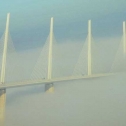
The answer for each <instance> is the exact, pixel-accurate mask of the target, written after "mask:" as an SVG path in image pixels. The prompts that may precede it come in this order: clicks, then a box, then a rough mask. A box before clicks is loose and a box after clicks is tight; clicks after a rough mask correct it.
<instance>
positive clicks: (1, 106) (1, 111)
mask: <svg viewBox="0 0 126 126" xmlns="http://www.w3.org/2000/svg"><path fill="white" fill-rule="evenodd" d="M9 20H10V13H8V14H7V22H6V30H5V38H4V49H3V57H2V70H1V80H0V81H1V83H2V84H4V82H5V70H6V56H7V43H8V32H9ZM5 105H6V90H5V89H4V90H0V126H4V125H5Z"/></svg>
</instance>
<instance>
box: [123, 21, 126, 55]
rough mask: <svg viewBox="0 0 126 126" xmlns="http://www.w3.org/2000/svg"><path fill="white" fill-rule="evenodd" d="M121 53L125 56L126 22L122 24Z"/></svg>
mask: <svg viewBox="0 0 126 126" xmlns="http://www.w3.org/2000/svg"><path fill="white" fill-rule="evenodd" d="M123 53H124V55H125V54H126V22H125V21H124V22H123Z"/></svg>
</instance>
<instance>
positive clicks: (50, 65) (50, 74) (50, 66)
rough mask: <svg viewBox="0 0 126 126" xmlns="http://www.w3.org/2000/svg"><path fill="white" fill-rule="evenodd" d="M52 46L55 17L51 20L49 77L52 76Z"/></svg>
mask: <svg viewBox="0 0 126 126" xmlns="http://www.w3.org/2000/svg"><path fill="white" fill-rule="evenodd" d="M52 46H53V17H52V18H51V22H50V38H49V55H48V79H51V78H52Z"/></svg>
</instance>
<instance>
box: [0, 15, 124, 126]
mask: <svg viewBox="0 0 126 126" xmlns="http://www.w3.org/2000/svg"><path fill="white" fill-rule="evenodd" d="M9 21H10V14H9V13H8V14H7V21H6V29H5V33H4V34H3V36H2V37H1V39H0V54H1V55H0V59H1V62H0V69H1V74H0V75H1V76H0V77H1V79H0V124H1V126H4V116H5V115H4V114H5V104H6V89H8V88H13V87H21V86H30V85H36V84H45V91H47V92H54V83H55V82H62V81H71V80H77V79H89V78H96V77H104V76H110V75H113V74H114V73H116V72H119V71H122V70H124V66H125V55H126V23H125V22H123V38H122V41H121V42H120V45H119V49H118V50H117V53H116V55H115V58H114V61H113V63H112V65H111V66H110V69H109V71H107V72H103V71H99V70H98V69H99V68H100V67H101V66H100V64H99V63H98V62H97V58H96V57H97V56H98V55H99V54H98V52H97V51H98V50H97V47H96V45H95V42H94V39H93V37H92V31H91V20H89V21H88V35H87V38H86V41H85V43H84V45H83V47H82V50H81V53H80V55H79V57H78V61H77V62H76V64H75V67H74V69H73V71H72V72H71V74H69V75H67V76H62V71H61V70H58V67H57V66H58V65H59V64H60V62H59V61H60V60H61V58H62V56H61V55H60V54H57V52H58V47H57V46H56V45H57V42H56V39H55V37H54V32H53V18H51V22H50V33H49V36H48V38H47V41H46V43H45V45H44V46H43V48H42V50H41V53H40V56H39V57H38V60H37V61H36V64H35V67H34V68H33V70H32V74H31V75H30V78H29V79H27V78H25V79H24V80H21V81H14V80H13V81H12V80H11V81H7V76H9V77H10V78H11V74H12V73H13V74H14V75H15V76H16V75H18V74H19V73H20V70H18V67H19V66H18V65H19V63H18V60H16V57H19V55H18V54H17V53H16V51H15V48H14V45H13V41H12V39H11V36H10V33H9ZM64 51H65V50H64ZM57 55H59V57H58V58H57ZM101 58H104V57H101ZM62 69H65V70H66V69H67V68H65V67H63V68H62ZM56 74H57V75H56ZM19 75H20V74H19ZM59 75H60V76H59Z"/></svg>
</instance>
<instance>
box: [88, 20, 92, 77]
mask: <svg viewBox="0 0 126 126" xmlns="http://www.w3.org/2000/svg"><path fill="white" fill-rule="evenodd" d="M91 57H92V56H91V20H89V21H88V75H89V76H90V75H91V74H92V70H91V67H92V66H91V62H92V60H91Z"/></svg>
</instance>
